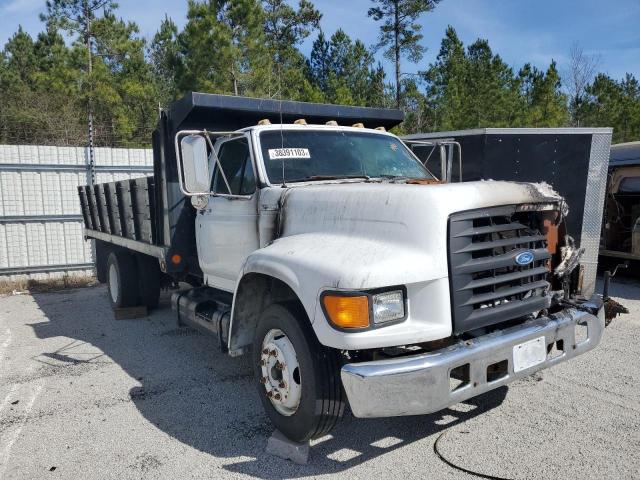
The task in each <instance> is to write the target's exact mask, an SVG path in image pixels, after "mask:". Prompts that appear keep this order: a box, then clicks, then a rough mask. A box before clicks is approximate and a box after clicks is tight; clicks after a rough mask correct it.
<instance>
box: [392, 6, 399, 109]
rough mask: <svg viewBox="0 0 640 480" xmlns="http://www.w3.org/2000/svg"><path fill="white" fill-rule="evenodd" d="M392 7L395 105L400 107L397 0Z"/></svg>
mask: <svg viewBox="0 0 640 480" xmlns="http://www.w3.org/2000/svg"><path fill="white" fill-rule="evenodd" d="M394 3H395V8H394V12H393V13H394V23H393V33H394V46H393V48H394V52H395V57H396V107H397V108H400V18H399V16H400V12H399V11H398V8H399V6H398V0H395V2H394Z"/></svg>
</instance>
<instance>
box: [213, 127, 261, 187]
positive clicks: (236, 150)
mask: <svg viewBox="0 0 640 480" xmlns="http://www.w3.org/2000/svg"><path fill="white" fill-rule="evenodd" d="M218 158H219V159H220V164H221V165H222V170H223V171H224V174H225V176H226V177H227V181H228V182H229V187H231V194H232V195H251V194H252V193H253V192H255V190H256V177H255V173H254V171H253V164H252V163H251V154H250V153H249V143H248V142H247V139H246V138H245V137H240V138H235V139H233V140H228V141H226V142H224V143H223V144H222V145H221V146H220V150H219V151H218ZM211 189H212V191H213V192H214V193H221V194H228V193H229V191H228V190H227V186H226V185H225V183H224V179H223V177H222V175H221V173H220V171H219V169H218V165H217V164H215V165H214V173H213V180H212V185H211Z"/></svg>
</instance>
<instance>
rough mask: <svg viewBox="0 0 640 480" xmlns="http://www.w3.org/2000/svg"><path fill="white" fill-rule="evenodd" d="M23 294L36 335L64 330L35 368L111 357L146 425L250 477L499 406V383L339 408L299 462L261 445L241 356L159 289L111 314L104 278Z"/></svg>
mask: <svg viewBox="0 0 640 480" xmlns="http://www.w3.org/2000/svg"><path fill="white" fill-rule="evenodd" d="M33 297H34V299H35V301H36V302H37V304H38V306H39V307H40V309H41V310H42V311H43V313H44V315H45V316H46V317H47V318H48V321H44V322H40V323H35V324H32V325H31V327H32V328H33V329H34V331H35V333H36V335H37V336H38V338H41V339H45V338H51V337H68V338H69V339H70V341H69V343H68V344H67V345H65V347H63V348H60V349H58V350H57V351H54V352H42V353H41V355H39V356H38V358H37V360H39V361H40V362H41V363H42V365H43V366H42V368H43V369H47V368H52V365H53V366H54V367H55V368H61V366H63V367H64V368H68V369H70V370H69V372H73V371H74V370H73V369H78V368H79V369H80V370H78V372H79V373H78V374H81V372H86V371H87V366H88V365H91V364H94V365H95V364H101V365H100V366H101V367H104V364H105V362H106V363H111V361H113V362H115V363H116V364H118V365H119V366H120V367H121V368H122V369H123V370H124V371H125V372H126V373H127V374H128V375H129V376H130V377H132V378H133V379H135V380H137V382H138V383H139V386H135V387H133V388H131V389H130V391H129V392H128V395H129V398H130V400H131V401H132V402H133V403H134V404H135V406H136V408H137V409H138V410H139V412H140V413H141V414H142V415H143V416H144V418H146V419H147V420H148V421H149V422H150V423H151V424H153V425H154V426H155V427H156V428H158V429H160V430H161V431H163V432H165V433H166V434H168V435H170V436H171V437H173V438H175V439H177V440H178V441H180V442H182V443H183V444H185V445H188V446H190V447H193V448H195V449H197V450H199V451H201V452H205V453H207V454H210V455H214V456H216V457H220V458H227V459H229V460H228V462H225V467H224V468H226V469H227V470H228V471H231V472H237V473H244V474H248V475H252V476H255V477H259V478H290V477H297V476H313V475H318V474H323V473H338V472H342V471H345V470H347V469H349V468H351V467H353V466H356V465H359V464H361V463H362V462H366V461H367V460H369V459H371V458H374V457H377V456H380V455H383V454H385V453H387V452H390V451H393V450H395V449H398V448H402V447H403V446H405V445H407V444H411V443H413V442H416V441H419V440H423V439H425V437H429V436H434V438H433V439H435V435H436V434H438V433H439V432H441V431H443V430H445V429H447V428H449V427H451V426H454V425H458V424H460V423H461V422H465V421H466V420H468V419H470V418H473V417H475V416H477V415H480V414H482V413H484V412H486V411H488V410H490V409H493V408H495V407H496V406H498V405H500V404H501V403H502V401H503V400H504V397H505V395H506V392H507V389H506V388H505V387H503V388H501V389H498V390H495V391H493V392H490V393H488V394H485V395H483V396H480V397H478V398H475V399H473V400H471V401H469V402H467V403H465V404H460V405H458V406H456V407H454V408H453V409H447V410H444V411H442V412H439V413H437V414H433V415H426V416H419V417H399V418H387V419H366V420H365V419H357V418H354V417H353V416H351V415H350V414H347V415H346V416H345V418H344V419H343V421H342V422H341V423H340V424H339V426H338V427H337V428H336V429H335V430H334V432H333V435H330V436H327V437H325V438H323V439H320V440H318V441H315V442H314V443H313V445H312V448H311V458H310V462H309V464H308V465H305V466H298V465H295V464H293V463H291V462H288V461H284V460H280V459H277V458H274V457H271V456H268V455H267V454H266V453H265V452H264V449H265V446H266V442H267V439H268V437H269V435H270V434H271V432H272V431H273V427H272V426H271V424H270V423H269V421H268V419H267V417H266V416H265V415H264V414H263V410H262V406H261V405H260V402H259V398H258V393H257V391H256V388H255V386H254V384H253V382H252V380H251V377H252V373H251V367H250V365H249V363H248V359H247V358H246V356H245V357H244V358H240V359H232V358H230V357H227V356H226V355H223V354H221V353H219V351H217V350H216V346H215V342H214V340H213V339H212V338H210V337H207V336H204V335H201V334H199V333H197V332H195V331H192V330H189V329H185V328H177V327H176V325H175V319H174V316H173V314H172V312H171V310H170V309H169V306H168V299H167V297H164V298H163V303H162V308H161V309H160V310H158V311H156V312H154V313H153V314H152V315H151V316H150V317H148V318H145V319H137V320H115V319H114V317H113V312H112V311H111V309H110V307H109V304H108V301H107V299H106V292H105V289H104V287H97V288H87V289H79V290H75V291H71V292H62V293H48V294H34V295H33ZM95 366H96V367H100V366H99V365H95ZM83 367H84V368H83ZM70 374H73V373H70ZM116 390H117V389H116ZM105 393H106V394H109V395H114V394H117V391H116V392H115V393H114V391H110V392H105ZM125 400H127V399H126V398H125ZM431 445H432V442H430V443H429V444H428V446H426V444H425V450H428V451H425V452H424V454H425V456H426V455H431V454H432V452H431V450H430V449H431ZM238 457H240V459H238Z"/></svg>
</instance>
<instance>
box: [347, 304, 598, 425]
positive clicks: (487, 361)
mask: <svg viewBox="0 0 640 480" xmlns="http://www.w3.org/2000/svg"><path fill="white" fill-rule="evenodd" d="M584 305H585V306H587V305H588V306H589V307H590V309H589V310H590V311H583V310H582V309H581V310H578V309H575V308H569V309H567V310H563V311H562V312H560V313H558V314H554V315H550V316H549V317H542V318H538V319H535V320H530V321H527V322H525V323H524V324H522V325H518V326H515V327H511V328H507V329H504V330H499V331H495V332H492V333H490V334H488V335H484V336H482V337H477V338H474V339H473V340H468V341H460V342H459V343H457V344H455V345H452V346H450V347H447V348H443V349H441V350H436V351H433V352H430V353H425V354H420V355H413V356H407V357H401V358H394V359H385V360H377V361H372V362H363V363H351V364H347V365H345V366H343V367H342V372H341V376H342V383H343V385H344V389H345V391H346V393H347V397H348V398H349V404H350V406H351V410H352V412H353V414H354V415H355V416H356V417H393V416H400V415H421V414H427V413H433V412H437V411H439V410H442V409H444V408H446V407H448V406H450V405H454V404H456V403H459V402H461V401H464V400H467V399H469V398H471V397H475V396H476V395H479V394H481V393H484V392H487V391H489V390H492V389H494V388H497V387H500V386H502V385H506V384H508V383H511V382H513V381H514V380H516V379H518V378H523V377H527V376H529V375H531V374H532V373H534V372H537V371H539V370H543V369H545V368H549V367H551V366H553V365H556V364H558V363H561V362H564V361H566V360H569V359H570V358H573V357H575V356H578V355H580V354H582V353H584V352H587V351H589V350H591V349H592V348H594V347H595V346H596V345H597V344H598V343H599V342H600V339H601V338H602V333H603V331H604V309H603V308H602V307H601V302H600V301H599V299H592V300H591V301H590V302H587V303H585V304H584ZM577 325H580V326H584V325H586V327H587V334H586V339H584V338H580V339H579V340H578V341H576V326H577ZM542 336H544V337H545V341H546V344H547V346H552V345H553V344H554V343H555V342H558V341H560V340H562V343H561V345H562V346H563V351H562V353H559V354H558V355H557V356H554V357H553V358H552V357H551V356H550V355H549V354H547V358H546V360H544V361H543V362H542V363H539V364H537V365H535V366H533V367H530V368H527V369H525V370H521V371H518V372H514V368H513V355H514V353H513V352H514V347H515V346H517V345H520V344H522V343H523V342H526V341H528V340H533V339H536V338H539V337H542ZM505 360H506V361H507V362H508V367H507V369H506V370H505V371H504V374H503V375H502V376H501V377H500V378H498V379H495V380H492V381H490V380H488V379H487V367H489V366H490V365H493V364H497V363H499V362H504V361H505ZM503 364H504V363H503ZM466 365H468V367H466ZM463 366H464V369H465V371H467V372H468V377H467V378H466V379H465V380H467V381H466V382H463V384H462V385H460V386H458V387H457V388H455V389H454V390H452V389H451V385H450V373H451V370H453V369H455V368H457V367H463Z"/></svg>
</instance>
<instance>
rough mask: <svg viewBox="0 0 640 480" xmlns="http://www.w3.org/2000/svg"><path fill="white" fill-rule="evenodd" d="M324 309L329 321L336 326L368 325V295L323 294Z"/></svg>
mask: <svg viewBox="0 0 640 480" xmlns="http://www.w3.org/2000/svg"><path fill="white" fill-rule="evenodd" d="M322 302H323V304H324V310H325V312H326V314H327V316H328V317H329V320H330V321H331V323H333V324H334V325H335V326H336V327H338V328H366V327H368V326H369V297H367V296H366V295H358V296H344V295H325V296H324V297H323V298H322Z"/></svg>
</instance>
